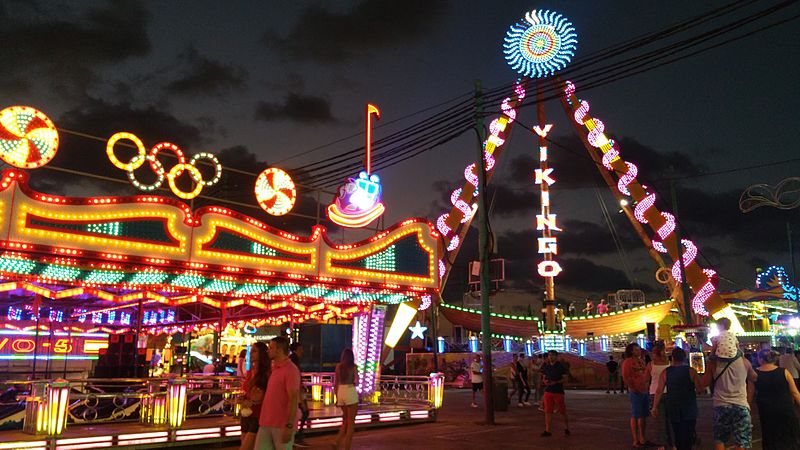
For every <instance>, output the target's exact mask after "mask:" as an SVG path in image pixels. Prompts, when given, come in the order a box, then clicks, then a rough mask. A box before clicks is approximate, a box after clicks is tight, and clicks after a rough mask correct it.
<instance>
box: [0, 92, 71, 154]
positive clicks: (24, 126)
mask: <svg viewBox="0 0 800 450" xmlns="http://www.w3.org/2000/svg"><path fill="white" fill-rule="evenodd" d="M56 151H58V130H56V126H55V125H54V124H53V122H52V121H51V120H50V118H49V117H47V116H46V115H45V114H44V113H43V112H41V111H39V110H38V109H35V108H31V107H30V106H10V107H8V108H5V109H3V110H2V111H0V159H2V160H3V161H4V162H6V163H7V164H10V165H12V166H14V167H18V168H20V169H35V168H37V167H42V166H44V165H45V164H47V163H48V162H50V160H51V159H53V157H54V156H56Z"/></svg>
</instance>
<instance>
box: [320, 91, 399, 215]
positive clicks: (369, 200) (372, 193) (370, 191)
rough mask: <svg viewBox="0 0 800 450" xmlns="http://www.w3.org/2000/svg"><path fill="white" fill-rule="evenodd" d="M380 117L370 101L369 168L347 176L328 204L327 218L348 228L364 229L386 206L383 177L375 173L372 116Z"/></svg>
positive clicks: (368, 123) (368, 111) (366, 162)
mask: <svg viewBox="0 0 800 450" xmlns="http://www.w3.org/2000/svg"><path fill="white" fill-rule="evenodd" d="M373 114H374V115H375V118H376V119H380V117H381V112H380V111H379V110H378V107H377V106H375V105H373V104H369V103H368V104H367V138H366V139H367V141H366V146H365V149H366V158H365V161H364V167H365V168H366V170H364V171H362V172H361V173H359V174H358V178H348V179H347V180H346V181H345V184H344V185H342V186H339V190H338V192H337V195H336V197H335V198H334V200H333V203H332V204H330V205H328V218H329V219H330V220H331V221H332V222H333V223H335V224H337V225H340V226H343V227H348V228H361V227H364V226H367V225H369V223H370V222H372V221H373V220H375V219H377V218H378V217H380V216H381V215H383V213H384V211H386V208H385V207H384V206H383V203H381V179H380V178H379V177H378V175H376V174H373V173H372V115H373Z"/></svg>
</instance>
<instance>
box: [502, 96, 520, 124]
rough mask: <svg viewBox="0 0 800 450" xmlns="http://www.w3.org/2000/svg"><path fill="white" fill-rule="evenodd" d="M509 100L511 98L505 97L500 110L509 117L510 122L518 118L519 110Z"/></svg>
mask: <svg viewBox="0 0 800 450" xmlns="http://www.w3.org/2000/svg"><path fill="white" fill-rule="evenodd" d="M509 102H511V99H510V98H508V97H506V98H505V99H503V103H501V104H500V111H503V114H505V115H506V117H508V123H511V122H513V121H514V120H516V118H517V110H516V109H514V108H512V107H511V105H509Z"/></svg>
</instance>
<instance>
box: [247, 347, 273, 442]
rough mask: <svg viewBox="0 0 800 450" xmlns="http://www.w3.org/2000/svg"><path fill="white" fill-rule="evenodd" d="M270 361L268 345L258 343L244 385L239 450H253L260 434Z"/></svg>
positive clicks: (253, 351) (252, 354) (251, 356)
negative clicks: (259, 427) (259, 425)
mask: <svg viewBox="0 0 800 450" xmlns="http://www.w3.org/2000/svg"><path fill="white" fill-rule="evenodd" d="M270 364H271V363H270V359H269V354H268V353H267V345H266V344H264V343H263V342H256V343H255V344H253V347H252V349H251V351H250V370H248V371H247V375H246V376H245V378H244V382H243V383H242V391H243V394H242V399H241V401H240V405H241V415H242V420H241V423H242V445H241V446H240V447H239V450H253V448H254V447H255V443H256V433H258V419H259V417H260V416H261V402H262V401H263V400H264V392H265V391H266V390H267V382H268V380H269V374H270Z"/></svg>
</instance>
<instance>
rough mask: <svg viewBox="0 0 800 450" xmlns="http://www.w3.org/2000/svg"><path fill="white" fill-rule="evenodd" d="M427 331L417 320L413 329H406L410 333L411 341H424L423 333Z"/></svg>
mask: <svg viewBox="0 0 800 450" xmlns="http://www.w3.org/2000/svg"><path fill="white" fill-rule="evenodd" d="M427 330H428V327H423V326H422V324H421V323H419V320H418V321H417V323H416V325H414V326H413V327H408V331H410V332H411V339H417V338H419V339H425V335H424V334H423V333H425V331H427Z"/></svg>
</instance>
